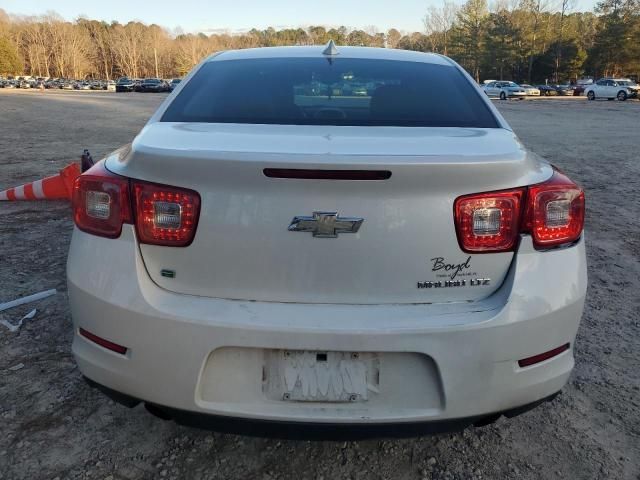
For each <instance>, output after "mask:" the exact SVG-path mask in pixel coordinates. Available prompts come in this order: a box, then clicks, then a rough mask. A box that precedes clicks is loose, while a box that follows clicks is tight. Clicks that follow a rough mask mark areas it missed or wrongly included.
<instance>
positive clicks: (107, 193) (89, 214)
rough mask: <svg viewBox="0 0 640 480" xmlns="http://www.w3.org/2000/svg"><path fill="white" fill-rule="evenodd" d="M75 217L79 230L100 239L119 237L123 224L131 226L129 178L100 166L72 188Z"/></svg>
mask: <svg viewBox="0 0 640 480" xmlns="http://www.w3.org/2000/svg"><path fill="white" fill-rule="evenodd" d="M72 201H73V218H74V221H75V223H76V225H77V226H78V228H79V229H80V230H82V231H85V232H87V233H92V234H94V235H99V236H101V237H108V238H117V237H119V236H120V232H121V231H122V224H123V223H132V215H131V202H130V201H129V179H127V178H125V177H121V176H120V175H115V174H113V173H111V172H109V171H108V170H107V169H106V168H105V167H104V165H103V163H98V164H97V165H95V166H94V167H92V168H90V169H89V170H88V171H87V172H86V173H84V174H83V175H80V176H79V177H78V178H77V179H76V181H75V183H74V186H73V200H72Z"/></svg>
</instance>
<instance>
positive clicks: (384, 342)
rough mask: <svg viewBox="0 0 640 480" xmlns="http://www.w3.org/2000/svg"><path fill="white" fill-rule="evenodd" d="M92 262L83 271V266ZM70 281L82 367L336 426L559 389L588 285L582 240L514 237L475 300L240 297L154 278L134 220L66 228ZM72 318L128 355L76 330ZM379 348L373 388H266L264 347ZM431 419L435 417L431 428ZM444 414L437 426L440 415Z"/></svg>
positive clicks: (502, 406)
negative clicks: (90, 229)
mask: <svg viewBox="0 0 640 480" xmlns="http://www.w3.org/2000/svg"><path fill="white" fill-rule="evenodd" d="M88 265H90V266H91V268H87V266H88ZM68 284H69V299H70V304H71V312H72V316H73V322H74V328H75V332H76V334H75V336H74V341H73V353H74V355H75V358H76V360H77V362H78V365H79V367H80V370H81V372H82V373H83V374H84V375H85V376H86V377H88V378H89V379H91V380H93V381H94V382H96V383H98V384H100V385H103V386H105V387H107V388H109V389H111V390H113V391H116V392H120V393H122V394H125V395H127V396H130V397H133V398H135V399H139V400H142V401H145V402H147V403H149V404H152V405H156V406H162V407H163V408H164V409H165V410H170V411H171V412H173V414H174V416H175V412H178V413H180V412H191V413H190V414H184V415H177V416H185V415H186V416H187V417H190V415H191V414H207V415H213V416H219V417H237V418H241V419H245V420H261V421H267V422H287V423H290V422H293V423H303V424H305V423H314V424H316V423H317V424H325V425H335V424H342V425H346V426H348V427H349V428H354V427H355V426H356V425H380V424H384V425H387V426H388V425H396V424H399V423H400V424H410V423H415V424H425V423H429V422H453V423H456V421H458V420H460V421H461V423H462V424H465V425H468V424H471V423H475V422H476V421H479V420H482V419H485V418H488V417H492V416H494V415H495V414H497V413H498V412H504V411H511V410H512V409H515V408H519V407H521V406H523V405H527V404H531V403H535V402H537V401H539V400H542V399H544V398H547V397H549V396H550V395H553V394H554V393H556V392H558V391H559V390H560V389H561V388H562V387H563V385H564V384H565V383H566V381H567V379H568V376H569V374H570V372H571V369H572V367H573V364H574V362H573V352H572V350H568V351H565V352H563V353H562V354H560V355H558V356H557V357H554V358H552V359H549V360H546V361H544V362H542V363H539V364H537V365H534V366H530V367H526V368H520V367H519V366H518V363H517V361H518V360H519V359H522V358H526V357H530V356H533V355H536V354H539V353H541V352H545V351H547V350H550V349H552V348H555V347H557V346H559V345H562V344H564V343H567V342H569V343H571V345H573V341H574V338H575V335H576V332H577V329H578V325H579V321H580V317H581V314H582V309H583V303H584V296H585V292H586V260H585V252H584V242H583V241H580V242H579V243H578V244H577V245H575V246H573V247H571V248H567V249H564V250H558V251H553V252H537V251H535V250H533V248H532V247H531V242H530V240H529V239H528V238H523V241H522V243H521V247H520V250H519V252H518V254H517V255H516V257H515V260H514V263H513V265H512V268H511V271H510V273H509V275H508V276H507V279H506V280H505V283H504V285H503V286H502V287H501V288H500V289H499V290H498V292H496V293H495V294H493V295H492V296H491V297H489V298H487V299H485V300H482V301H478V302H473V303H463V304H439V305H323V304H281V303H268V302H244V301H232V300H222V299H213V298H203V297H194V296H187V295H180V294H175V293H171V292H168V291H166V290H163V289H161V288H159V287H158V286H157V285H155V284H154V283H153V282H152V281H151V280H150V279H149V276H148V274H147V272H146V270H145V266H144V264H143V262H142V259H141V258H140V255H139V250H138V248H137V247H136V244H135V241H134V234H133V231H132V230H131V228H130V227H127V228H125V229H124V230H123V233H122V236H121V237H120V238H119V239H117V240H108V239H102V238H98V237H94V236H91V235H88V234H85V233H82V232H80V231H77V230H76V231H75V232H74V235H73V240H72V245H71V252H70V255H69V262H68ZM80 327H82V328H84V329H86V330H88V331H90V332H92V333H94V334H95V335H98V336H101V337H103V338H106V339H108V340H110V341H112V342H115V343H118V344H120V345H124V346H126V347H127V348H128V349H129V350H128V351H127V354H126V355H120V354H117V353H114V352H111V351H109V350H106V349H104V348H102V347H100V346H98V345H96V344H95V343H92V342H90V341H89V340H87V339H86V338H84V337H82V336H79V335H78V329H79V328H80ZM279 349H284V350H312V351H346V352H350V351H351V352H379V353H380V356H381V357H380V358H381V373H380V377H381V378H384V382H385V383H382V381H381V384H380V385H381V388H380V393H378V394H376V395H372V398H371V399H370V400H369V401H367V402H358V403H337V404H336V403H306V402H291V401H283V400H282V399H278V398H273V397H269V396H268V395H267V394H266V393H265V392H264V389H263V376H264V373H263V372H264V354H263V353H262V352H264V351H271V350H279ZM435 425H436V424H434V428H435ZM443 425H444V424H443Z"/></svg>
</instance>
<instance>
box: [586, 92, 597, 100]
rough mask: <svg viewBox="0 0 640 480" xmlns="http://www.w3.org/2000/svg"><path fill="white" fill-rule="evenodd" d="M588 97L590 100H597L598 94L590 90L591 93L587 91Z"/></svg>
mask: <svg viewBox="0 0 640 480" xmlns="http://www.w3.org/2000/svg"><path fill="white" fill-rule="evenodd" d="M587 98H588V99H589V100H595V99H596V94H595V93H593V91H590V92H589V93H587Z"/></svg>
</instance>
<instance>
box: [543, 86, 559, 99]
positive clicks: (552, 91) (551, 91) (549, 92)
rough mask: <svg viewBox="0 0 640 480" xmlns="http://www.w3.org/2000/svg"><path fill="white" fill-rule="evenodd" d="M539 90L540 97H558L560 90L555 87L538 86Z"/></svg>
mask: <svg viewBox="0 0 640 480" xmlns="http://www.w3.org/2000/svg"><path fill="white" fill-rule="evenodd" d="M538 90H540V95H544V96H547V97H550V96H553V95H558V90H556V89H555V87H554V86H553V85H538Z"/></svg>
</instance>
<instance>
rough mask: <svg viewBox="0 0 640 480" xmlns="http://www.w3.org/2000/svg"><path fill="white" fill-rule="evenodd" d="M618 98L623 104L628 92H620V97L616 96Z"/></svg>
mask: <svg viewBox="0 0 640 480" xmlns="http://www.w3.org/2000/svg"><path fill="white" fill-rule="evenodd" d="M616 98H617V99H618V100H620V101H621V102H624V101H625V100H626V99H627V92H625V91H624V90H620V91H619V92H618V95H616Z"/></svg>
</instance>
